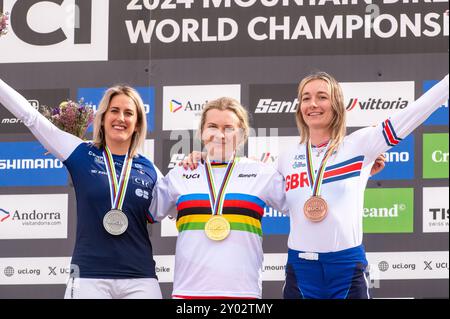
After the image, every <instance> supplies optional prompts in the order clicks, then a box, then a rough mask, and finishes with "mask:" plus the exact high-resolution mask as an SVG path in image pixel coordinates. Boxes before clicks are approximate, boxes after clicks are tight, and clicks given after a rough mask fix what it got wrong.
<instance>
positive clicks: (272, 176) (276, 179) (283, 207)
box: [263, 164, 289, 214]
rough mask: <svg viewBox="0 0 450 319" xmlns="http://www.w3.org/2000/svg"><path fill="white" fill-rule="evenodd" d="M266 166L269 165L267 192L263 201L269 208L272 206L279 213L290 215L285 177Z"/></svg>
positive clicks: (266, 174)
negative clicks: (285, 189)
mask: <svg viewBox="0 0 450 319" xmlns="http://www.w3.org/2000/svg"><path fill="white" fill-rule="evenodd" d="M265 165H267V169H266V173H265V177H266V179H265V181H266V185H265V187H264V189H265V190H266V191H265V193H264V198H263V200H264V202H265V203H266V205H267V206H270V207H272V208H274V209H276V210H277V211H279V212H283V213H284V214H288V210H289V208H288V206H287V204H286V192H285V191H284V187H285V182H284V177H283V175H281V173H280V172H278V171H277V170H276V169H274V168H273V167H272V166H269V165H268V164H265Z"/></svg>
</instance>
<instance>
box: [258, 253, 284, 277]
mask: <svg viewBox="0 0 450 319" xmlns="http://www.w3.org/2000/svg"><path fill="white" fill-rule="evenodd" d="M286 262H287V254H286V253H284V254H264V262H263V272H262V279H263V281H284V280H285V278H286V273H285V269H286Z"/></svg>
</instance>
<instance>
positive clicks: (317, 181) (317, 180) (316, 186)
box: [306, 141, 334, 196]
mask: <svg viewBox="0 0 450 319" xmlns="http://www.w3.org/2000/svg"><path fill="white" fill-rule="evenodd" d="M330 145H331V141H329V142H328V145H327V150H326V152H325V154H324V155H323V158H322V162H321V163H320V167H319V170H318V171H317V177H316V176H315V174H314V164H313V161H312V150H311V141H308V144H307V145H306V171H307V173H308V179H309V185H310V187H311V189H312V191H313V196H320V190H321V187H322V180H323V175H324V174H325V168H326V166H327V162H328V159H329V158H330V156H331V154H333V151H334V147H331V148H330Z"/></svg>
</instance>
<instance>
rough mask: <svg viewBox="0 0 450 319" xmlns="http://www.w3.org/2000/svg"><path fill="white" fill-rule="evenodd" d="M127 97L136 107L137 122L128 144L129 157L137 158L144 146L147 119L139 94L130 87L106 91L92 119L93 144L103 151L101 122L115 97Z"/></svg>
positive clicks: (122, 86)
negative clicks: (139, 150)
mask: <svg viewBox="0 0 450 319" xmlns="http://www.w3.org/2000/svg"><path fill="white" fill-rule="evenodd" d="M122 94H123V95H126V96H128V97H129V98H130V99H131V100H132V101H133V102H134V105H135V106H136V112H137V122H136V131H135V132H134V133H133V137H132V138H131V144H130V150H129V152H130V156H133V157H135V156H137V152H138V149H139V148H140V147H142V145H143V144H144V140H145V137H146V134H147V117H146V116H145V108H144V102H143V101H142V98H141V96H140V95H139V93H138V92H137V91H136V90H135V89H133V88H132V87H130V86H127V85H116V86H113V87H111V88H109V89H108V90H106V92H105V94H104V95H103V98H102V100H101V101H100V104H99V106H98V110H97V113H96V114H95V118H94V137H93V144H94V145H95V146H96V147H97V148H99V149H103V148H104V147H105V146H106V139H105V128H104V127H103V120H104V118H105V114H106V112H107V111H108V107H109V104H110V103H111V100H112V99H113V98H114V97H115V96H117V95H122Z"/></svg>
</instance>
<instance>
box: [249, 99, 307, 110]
mask: <svg viewBox="0 0 450 319" xmlns="http://www.w3.org/2000/svg"><path fill="white" fill-rule="evenodd" d="M297 107H298V99H295V100H293V101H274V100H272V99H261V100H259V102H258V105H257V106H256V109H255V113H295V112H296V111H297Z"/></svg>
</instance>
